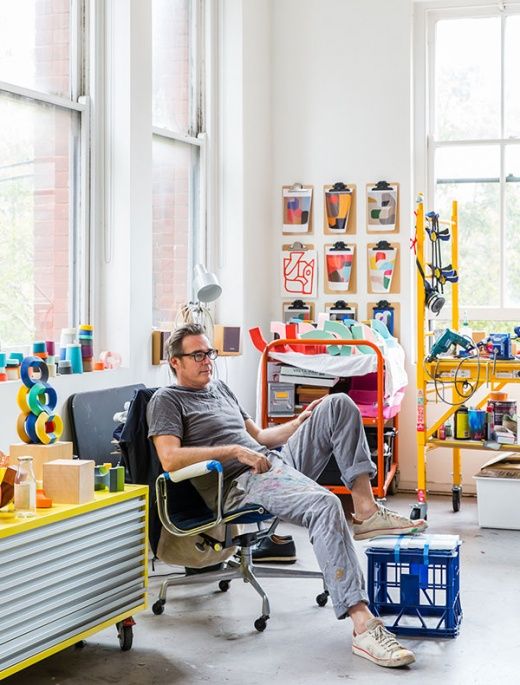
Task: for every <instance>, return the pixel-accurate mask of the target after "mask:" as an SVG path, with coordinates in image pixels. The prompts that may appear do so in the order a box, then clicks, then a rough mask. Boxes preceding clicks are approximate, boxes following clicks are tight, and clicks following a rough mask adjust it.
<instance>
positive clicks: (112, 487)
mask: <svg viewBox="0 0 520 685" xmlns="http://www.w3.org/2000/svg"><path fill="white" fill-rule="evenodd" d="M124 489H125V468H124V466H108V465H107V464H100V465H99V466H96V467H95V468H94V490H109V491H110V492H123V491H124Z"/></svg>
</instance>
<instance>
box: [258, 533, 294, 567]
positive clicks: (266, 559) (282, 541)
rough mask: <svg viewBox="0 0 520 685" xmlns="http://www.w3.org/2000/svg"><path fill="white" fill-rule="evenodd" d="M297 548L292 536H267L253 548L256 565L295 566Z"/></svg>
mask: <svg viewBox="0 0 520 685" xmlns="http://www.w3.org/2000/svg"><path fill="white" fill-rule="evenodd" d="M295 561H296V546H295V544H294V540H293V539H292V537H291V536H290V535H271V536H269V535H267V536H266V537H265V538H263V539H262V540H260V542H259V543H258V544H257V545H255V547H254V548H253V563H255V564H266V563H270V564H294V562H295Z"/></svg>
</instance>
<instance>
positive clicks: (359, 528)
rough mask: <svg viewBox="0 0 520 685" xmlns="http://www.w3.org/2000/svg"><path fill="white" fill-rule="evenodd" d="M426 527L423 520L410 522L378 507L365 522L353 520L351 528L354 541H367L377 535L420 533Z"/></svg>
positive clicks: (399, 515) (393, 512) (404, 517)
mask: <svg viewBox="0 0 520 685" xmlns="http://www.w3.org/2000/svg"><path fill="white" fill-rule="evenodd" d="M427 527H428V524H427V523H426V521H424V520H423V519H417V520H414V521H412V520H411V519H409V518H406V516H401V514H397V513H396V512H395V511H390V509H385V507H382V506H378V508H377V511H375V512H374V513H373V514H372V516H370V518H367V519H366V521H356V519H355V518H354V523H353V526H352V528H353V530H354V540H367V539H368V538H376V537H377V536H378V535H411V534H413V533H422V531H423V530H426V528H427Z"/></svg>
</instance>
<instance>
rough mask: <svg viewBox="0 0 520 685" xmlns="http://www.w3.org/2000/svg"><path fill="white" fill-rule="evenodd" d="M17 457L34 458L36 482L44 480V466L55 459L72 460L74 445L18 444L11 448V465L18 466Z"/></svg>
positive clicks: (69, 443)
mask: <svg viewBox="0 0 520 685" xmlns="http://www.w3.org/2000/svg"><path fill="white" fill-rule="evenodd" d="M17 457H32V458H33V471H34V476H35V478H36V480H42V478H43V465H44V464H45V463H46V462H48V461H53V460H54V459H72V443H71V442H66V441H58V442H54V443H52V445H32V444H29V445H27V444H26V443H25V442H17V443H15V444H13V445H10V446H9V463H10V464H12V465H13V466H18V459H17Z"/></svg>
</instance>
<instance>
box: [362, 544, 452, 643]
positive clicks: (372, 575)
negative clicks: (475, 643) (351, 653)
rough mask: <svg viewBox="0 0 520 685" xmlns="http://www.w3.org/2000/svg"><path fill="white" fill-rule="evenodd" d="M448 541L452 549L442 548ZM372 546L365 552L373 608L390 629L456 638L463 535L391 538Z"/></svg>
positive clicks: (415, 634) (408, 633) (448, 546)
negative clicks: (461, 539)
mask: <svg viewBox="0 0 520 685" xmlns="http://www.w3.org/2000/svg"><path fill="white" fill-rule="evenodd" d="M440 538H442V540H440ZM449 538H452V541H451V542H450V541H449ZM382 540H384V541H385V542H384V543H383V542H382ZM443 541H446V542H447V544H446V545H445V546H446V547H447V549H437V547H439V546H442V545H443ZM370 545H371V546H370V547H369V548H368V549H366V550H365V552H366V555H367V557H368V576H367V584H368V597H369V602H370V609H371V611H372V612H373V613H374V615H375V616H379V617H381V618H382V619H383V620H384V622H385V626H386V627H387V628H388V630H390V631H391V632H392V633H395V634H396V635H401V636H417V637H450V638H453V637H456V636H457V635H458V633H459V629H460V624H461V621H462V608H461V604H460V583H459V550H460V539H459V538H458V536H436V535H417V536H411V537H407V536H387V537H385V538H379V539H374V540H371V541H370ZM432 547H433V549H432Z"/></svg>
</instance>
